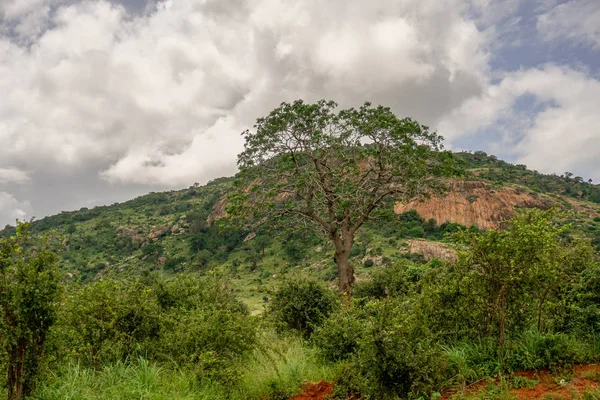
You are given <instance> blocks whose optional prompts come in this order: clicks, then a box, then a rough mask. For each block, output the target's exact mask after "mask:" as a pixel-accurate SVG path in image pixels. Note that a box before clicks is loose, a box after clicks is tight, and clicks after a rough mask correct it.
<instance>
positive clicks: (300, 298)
mask: <svg viewBox="0 0 600 400" xmlns="http://www.w3.org/2000/svg"><path fill="white" fill-rule="evenodd" d="M337 308H338V298H337V294H336V293H334V292H333V291H332V290H330V289H329V288H328V287H327V286H326V285H325V284H324V283H323V282H319V281H316V280H314V279H308V278H296V279H288V280H286V281H284V282H283V283H282V285H281V286H280V287H279V289H278V290H277V291H276V292H275V293H274V294H273V299H272V301H271V303H270V305H269V308H268V310H267V311H268V313H269V314H270V315H272V316H273V318H274V319H275V321H276V322H277V323H278V327H279V328H280V329H281V328H288V329H292V330H296V331H298V332H300V333H301V334H302V336H304V337H305V338H308V337H310V335H311V334H312V332H313V330H314V329H315V327H317V326H320V325H321V324H322V323H323V321H324V320H325V319H326V318H327V317H328V316H329V314H331V313H332V312H333V311H334V310H335V309H337Z"/></svg>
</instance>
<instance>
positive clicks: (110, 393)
mask: <svg viewBox="0 0 600 400" xmlns="http://www.w3.org/2000/svg"><path fill="white" fill-rule="evenodd" d="M261 347H262V349H261V350H258V351H256V353H255V354H254V355H253V356H252V357H251V359H250V360H248V363H247V364H246V365H245V368H244V371H243V372H242V378H241V380H240V382H239V383H238V384H237V385H236V386H233V387H226V386H224V385H221V384H218V383H215V382H210V381H199V380H198V378H197V377H196V376H195V375H194V374H193V373H192V372H190V371H183V370H178V369H173V368H170V367H167V366H162V365H158V364H155V363H152V362H149V361H147V360H145V359H143V358H138V359H135V360H132V361H130V362H117V363H113V364H110V365H106V366H104V367H103V368H101V369H99V370H93V369H90V368H85V367H82V366H81V365H79V364H76V363H70V364H65V365H62V366H61V367H59V368H58V369H57V370H55V371H53V372H51V373H49V374H48V375H46V376H45V377H44V378H43V380H42V384H41V386H40V388H39V390H38V393H37V395H36V398H37V399H39V400H75V399H77V400H100V399H111V400H131V399H139V400H146V399H148V400H150V399H152V400H170V399H180V400H201V399H202V400H204V399H206V400H208V399H211V400H213V399H214V400H220V399H228V400H237V399H239V400H242V399H273V400H276V399H280V398H288V397H289V396H292V395H293V394H295V393H297V392H298V391H299V390H300V386H301V385H302V384H303V383H305V382H310V381H320V380H327V379H331V377H332V376H333V372H332V367H331V366H328V365H323V364H321V363H320V362H319V361H318V359H317V357H316V354H315V351H314V349H312V348H310V347H309V346H308V345H307V344H306V343H305V342H303V341H302V340H301V339H299V338H297V337H284V338H279V337H277V336H276V335H275V334H272V333H267V334H266V335H265V337H264V338H263V346H261Z"/></svg>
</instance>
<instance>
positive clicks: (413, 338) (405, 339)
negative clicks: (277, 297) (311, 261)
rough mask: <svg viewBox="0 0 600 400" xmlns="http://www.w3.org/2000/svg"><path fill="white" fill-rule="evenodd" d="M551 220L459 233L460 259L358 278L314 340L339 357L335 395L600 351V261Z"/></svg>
mask: <svg viewBox="0 0 600 400" xmlns="http://www.w3.org/2000/svg"><path fill="white" fill-rule="evenodd" d="M554 221H555V219H554V213H553V212H552V211H550V212H541V211H538V210H532V211H528V212H526V213H523V214H520V215H519V216H517V217H516V218H515V219H513V220H512V222H511V224H510V225H509V226H507V227H506V229H505V230H504V231H502V232H497V231H493V230H492V231H488V232H485V233H473V232H463V233H461V234H459V236H460V237H459V239H460V243H461V244H460V247H459V260H458V262H456V263H454V264H440V263H439V262H431V263H429V264H425V265H424V264H420V265H415V264H412V263H410V262H408V261H406V262H402V263H397V264H396V265H392V266H387V267H385V268H383V269H380V270H378V271H377V272H374V273H373V274H372V275H371V279H369V280H367V281H363V282H360V283H359V284H358V285H357V286H356V288H355V291H354V294H355V299H354V301H353V303H352V306H351V307H349V308H345V309H342V310H340V311H338V312H335V313H333V314H332V315H331V316H330V317H329V318H328V319H327V320H325V321H324V323H323V324H322V326H321V327H320V328H318V329H317V330H316V331H315V333H314V334H313V336H312V342H313V343H314V345H315V346H316V347H317V348H318V349H319V352H320V354H321V356H322V357H323V358H324V359H325V360H328V361H330V362H336V363H338V365H339V369H340V372H339V375H338V380H337V382H338V391H339V392H341V393H357V392H360V393H362V394H363V395H370V396H372V397H373V398H386V397H389V398H393V397H394V396H396V395H397V396H400V397H401V398H404V397H406V396H409V393H412V395H418V394H427V393H431V392H432V391H434V390H439V389H440V388H442V387H443V386H444V385H453V384H461V385H464V384H466V383H468V382H472V381H475V380H478V379H481V378H484V377H492V376H494V375H497V374H499V373H504V372H512V371H518V370H526V369H542V368H553V369H555V368H562V367H566V366H570V365H573V364H574V363H580V362H595V361H597V360H598V359H600V353H599V352H598V337H597V330H598V315H600V298H599V297H598V287H599V282H600V279H599V277H600V267H599V266H598V265H597V264H595V262H594V259H593V252H592V250H591V247H590V245H589V243H587V242H585V241H582V240H579V239H577V238H572V237H570V235H568V234H567V232H568V230H567V229H566V227H564V226H559V225H556V224H555V222H554ZM444 382H445V383H444Z"/></svg>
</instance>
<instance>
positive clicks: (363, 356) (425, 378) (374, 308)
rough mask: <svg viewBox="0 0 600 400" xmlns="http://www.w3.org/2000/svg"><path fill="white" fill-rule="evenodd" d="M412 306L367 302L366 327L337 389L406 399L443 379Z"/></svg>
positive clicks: (426, 391)
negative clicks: (347, 374) (346, 374)
mask: <svg viewBox="0 0 600 400" xmlns="http://www.w3.org/2000/svg"><path fill="white" fill-rule="evenodd" d="M415 311H416V310H414V309H411V307H410V306H409V305H408V303H404V302H401V301H398V300H396V299H386V300H380V301H372V302H369V303H367V304H366V307H365V319H364V321H363V324H364V327H365V328H364V330H363V331H362V332H361V335H360V338H359V339H358V341H357V350H356V352H355V353H354V355H353V357H352V358H351V359H350V361H349V363H348V364H346V365H347V368H346V369H342V372H344V371H345V372H344V374H345V373H347V372H348V370H351V371H352V373H353V374H352V376H351V377H349V376H340V377H339V378H338V379H337V382H336V383H337V385H338V386H339V387H340V389H339V390H341V391H346V393H348V394H352V393H355V392H357V391H359V392H360V393H361V394H362V395H367V396H370V398H378V399H386V398H395V397H400V398H406V397H408V396H409V394H411V393H412V395H417V397H418V395H426V394H429V393H431V391H432V389H433V388H434V386H435V385H436V384H437V383H439V379H440V378H441V374H440V371H441V362H440V360H441V358H440V355H439V353H438V351H437V350H436V347H435V346H434V345H433V343H432V341H431V340H430V335H429V334H428V332H427V331H426V330H425V329H424V327H423V325H422V324H421V323H420V321H418V318H417V313H416V312H415Z"/></svg>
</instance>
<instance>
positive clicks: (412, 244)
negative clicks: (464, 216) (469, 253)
mask: <svg viewBox="0 0 600 400" xmlns="http://www.w3.org/2000/svg"><path fill="white" fill-rule="evenodd" d="M406 243H407V244H408V253H409V254H422V255H423V258H425V261H429V260H431V259H432V258H439V259H440V260H442V261H448V262H455V261H456V252H455V251H454V250H453V249H451V248H450V247H448V246H447V245H446V244H444V243H440V242H429V241H427V240H424V239H414V240H409V241H407V242H406Z"/></svg>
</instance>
